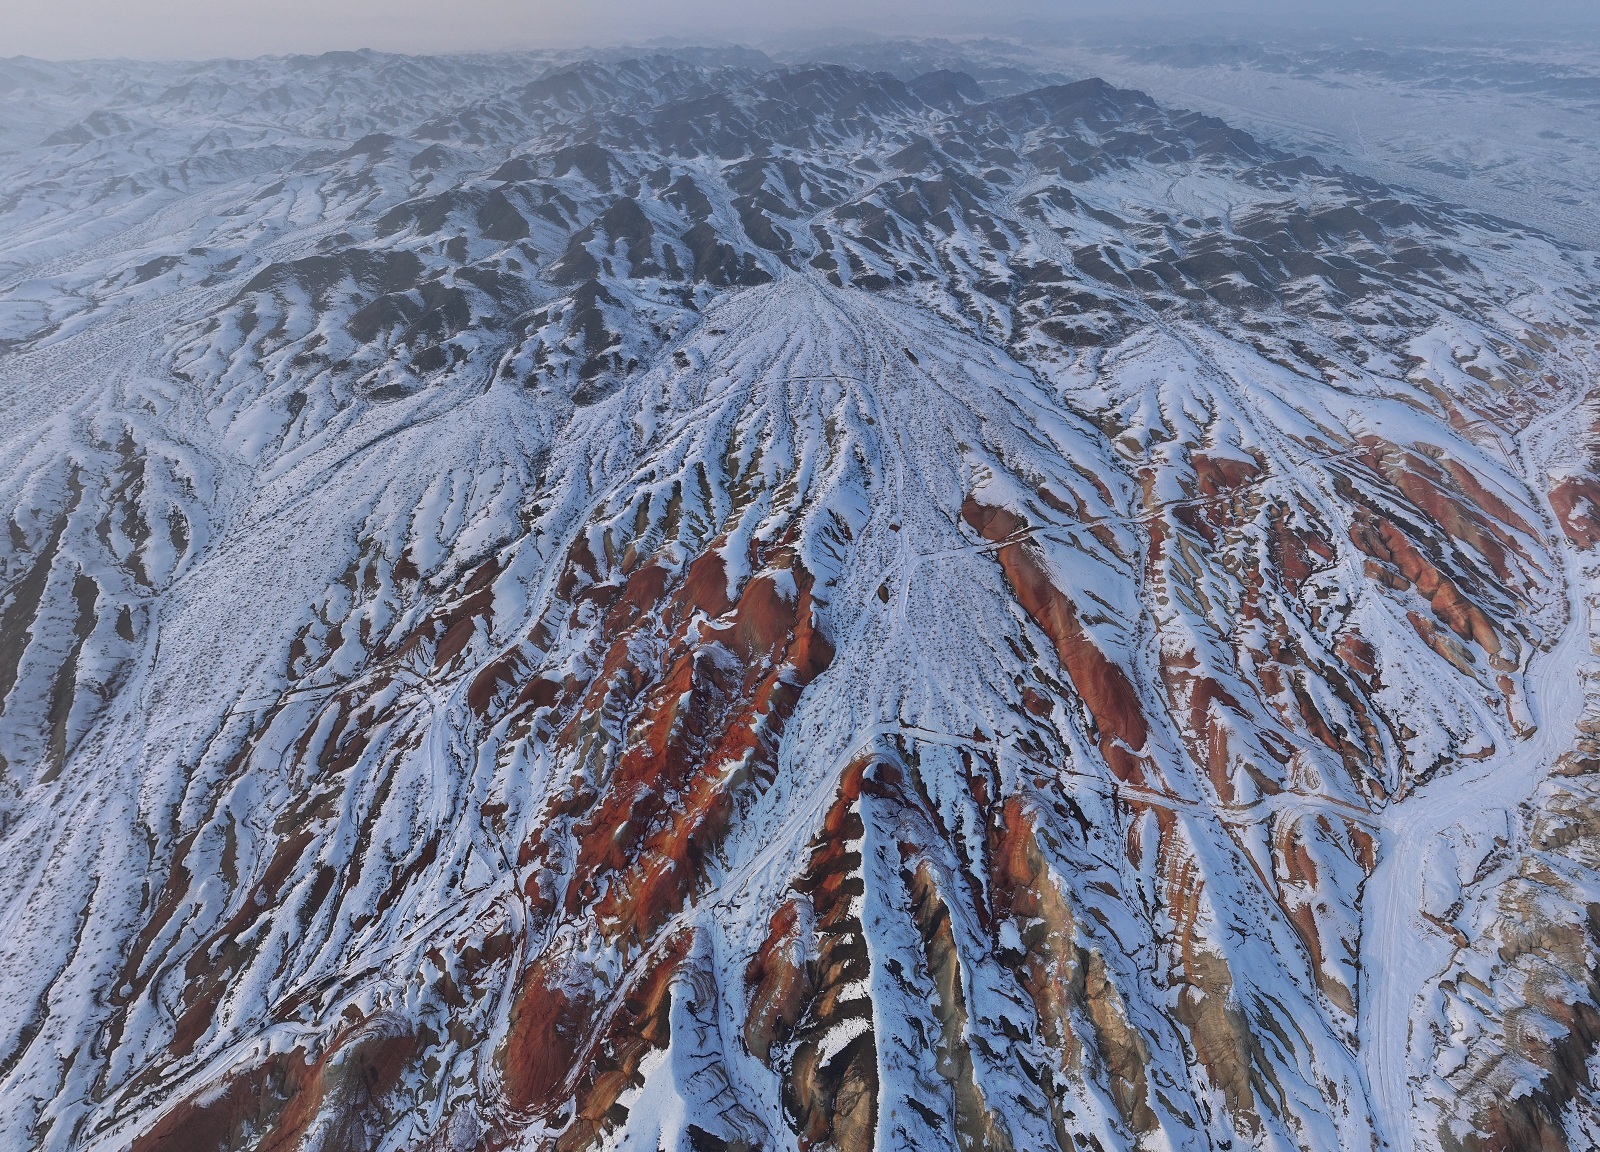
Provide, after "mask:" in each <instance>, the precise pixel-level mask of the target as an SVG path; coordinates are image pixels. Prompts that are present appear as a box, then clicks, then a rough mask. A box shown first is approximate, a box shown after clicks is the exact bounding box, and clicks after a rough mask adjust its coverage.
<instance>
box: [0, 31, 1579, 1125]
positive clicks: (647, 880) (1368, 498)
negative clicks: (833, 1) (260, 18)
mask: <svg viewBox="0 0 1600 1152" xmlns="http://www.w3.org/2000/svg"><path fill="white" fill-rule="evenodd" d="M130 67H131V66H130ZM140 67H141V68H142V67H143V66H140ZM151 67H152V68H153V67H155V66H151ZM171 67H174V68H176V67H177V66H171ZM233 67H234V66H227V68H224V66H222V65H217V66H215V68H217V69H219V70H221V71H227V69H229V68H233ZM273 68H280V69H283V70H288V71H289V72H293V71H294V70H297V69H298V70H300V72H301V73H303V74H302V75H300V76H299V78H298V79H296V78H295V76H293V75H289V76H285V75H280V74H279V73H277V72H274V71H273ZM319 69H320V70H319ZM335 69H337V70H338V71H337V75H336V76H332V78H330V75H331V72H332V70H335ZM234 71H235V72H237V74H233V73H232V72H230V73H229V76H230V77H231V79H229V80H228V82H230V83H232V84H234V85H235V87H236V88H238V89H239V90H241V91H246V92H255V93H256V94H255V96H253V97H252V98H251V99H250V100H243V99H242V98H241V102H240V105H239V107H238V109H233V108H232V106H231V105H228V106H224V107H222V108H221V110H220V111H218V112H215V113H214V114H213V116H212V119H211V120H209V121H204V122H202V121H200V120H198V119H197V118H196V115H195V113H194V111H193V102H194V101H195V100H196V99H198V97H196V96H195V94H194V91H193V90H192V89H181V88H178V87H173V86H166V87H163V86H161V85H159V84H155V83H154V82H152V81H149V80H148V79H145V80H141V81H140V82H139V83H138V84H135V83H133V82H132V81H129V82H128V84H126V85H124V87H123V89H121V90H120V94H117V92H114V91H112V90H111V89H109V88H106V89H97V88H95V87H94V86H93V85H89V86H88V87H87V88H85V89H84V91H85V92H87V93H88V95H86V96H82V97H81V98H82V99H85V100H87V99H89V98H91V97H92V98H93V99H95V100H97V101H100V102H102V103H104V104H105V105H106V107H105V108H99V107H98V106H97V107H95V108H85V109H84V110H83V119H82V121H81V124H80V125H79V128H81V131H80V130H79V128H71V129H68V128H61V129H59V130H56V132H55V135H54V136H52V137H51V138H50V139H49V140H46V141H43V142H41V143H39V144H38V145H36V146H33V147H31V148H25V149H18V150H14V151H13V152H11V153H9V154H7V155H5V156H4V157H3V158H0V160H3V163H4V165H5V167H6V171H7V172H8V173H9V175H8V179H9V180H10V181H12V183H13V184H15V186H16V187H17V188H18V189H19V191H18V192H17V193H16V194H15V196H14V200H13V202H12V204H11V206H10V208H8V210H7V212H6V213H5V214H4V215H0V246H3V248H4V251H5V252H6V253H7V257H6V259H7V261H8V262H7V263H6V265H5V267H6V268H7V269H9V270H11V271H8V272H7V276H8V279H7V281H6V282H5V283H4V284H3V285H0V321H3V323H4V325H5V331H4V336H5V338H6V339H7V340H8V341H9V343H8V344H7V346H6V350H5V353H4V361H3V365H0V373H3V374H4V376H5V386H6V388H7V389H8V393H9V394H11V395H13V396H14V397H15V403H14V406H13V408H12V411H11V414H10V415H9V416H8V420H7V425H6V428H5V439H4V444H3V448H0V451H3V453H4V459H5V461H6V467H5V469H3V470H0V511H4V513H5V514H6V516H7V517H8V519H7V524H8V529H7V532H6V533H4V534H3V535H0V589H3V592H0V698H3V707H0V756H3V757H4V759H3V762H0V763H3V770H4V775H3V785H0V787H3V796H0V837H3V841H4V848H5V851H4V861H3V863H0V875H3V877H4V888H3V894H0V898H3V900H4V907H5V915H6V921H7V923H9V924H11V925H14V928H13V931H12V932H11V933H10V934H9V935H8V937H7V939H6V940H5V942H4V944H3V945H0V957H3V959H0V964H3V970H4V972H5V973H6V980H5V981H4V988H3V989H0V1081H3V1085H4V1091H3V1097H4V1104H3V1106H0V1133H3V1139H0V1142H4V1143H6V1144H8V1146H9V1145H15V1146H17V1147H39V1148H52V1149H56V1148H60V1149H66V1148H94V1149H111V1148H122V1147H130V1146H131V1147H135V1148H139V1149H141V1150H143V1149H168V1148H176V1149H186V1150H191V1149H192V1150H195V1152H201V1150H204V1152H212V1150H217V1152H220V1150H222V1149H239V1148H260V1149H285V1150H286V1149H291V1148H306V1149H320V1150H324V1152H332V1150H335V1149H340V1150H343V1149H362V1150H370V1149H379V1148H381V1149H386V1150H387V1149H424V1148H426V1149H430V1150H440V1152H442V1150H445V1149H450V1150H452V1152H461V1150H466V1149H483V1150H486V1152H487V1150H490V1149H509V1148H541V1149H543V1148H550V1149H562V1150H577V1149H584V1148H598V1147H619V1148H620V1147H627V1148H657V1147H666V1148H688V1149H695V1150H701V1149H708V1148H721V1149H756V1148H763V1149H768V1148H800V1149H824V1148H831V1149H840V1150H848V1152H857V1150H866V1149H880V1148H881V1149H889V1148H917V1149H925V1148H941V1147H960V1148H994V1149H1016V1150H1022V1149H1037V1148H1060V1149H1069V1148H1072V1149H1101V1150H1103V1152H1111V1150H1113V1149H1157V1148H1229V1147H1235V1148H1236V1147H1258V1148H1263V1149H1266V1148H1311V1149H1335V1148H1340V1149H1347V1148H1376V1147H1393V1148H1413V1147H1415V1148H1427V1149H1435V1148H1438V1149H1452V1150H1453V1149H1458V1148H1459V1149H1473V1150H1488V1149H1500V1148H1504V1149H1511V1148H1525V1147H1541V1148H1573V1149H1577V1148H1583V1147H1587V1146H1589V1145H1590V1144H1591V1143H1592V1142H1593V1140H1594V1139H1595V1133H1596V1131H1597V1128H1596V1125H1597V1121H1596V1119H1595V1116H1594V1111H1593V1093H1592V1080H1591V1068H1592V1066H1593V1065H1592V1060H1593V1058H1594V1054H1595V1049H1596V1046H1597V1044H1600V1015H1597V1013H1600V1001H1597V996H1600V991H1597V984H1596V972H1597V968H1596V963H1597V957H1600V916H1597V915H1596V913H1595V911H1594V909H1595V908H1596V907H1600V897H1597V896H1596V885H1595V881H1594V875H1595V865H1596V859H1595V852H1594V829H1595V827H1596V826H1597V825H1596V820H1597V815H1596V811H1595V803H1596V799H1595V795H1594V790H1593V787H1592V783H1591V778H1592V776H1593V770H1594V768H1595V764H1596V755H1597V754H1596V749H1595V747H1594V746H1593V744H1594V739H1595V737H1596V731H1597V726H1600V720H1596V715H1597V714H1600V713H1597V709H1600V705H1597V704H1596V703H1595V702H1594V701H1591V700H1590V699H1588V697H1587V695H1586V693H1587V692H1588V690H1589V685H1590V680H1589V679H1588V675H1589V669H1590V668H1591V667H1592V664H1593V660H1592V656H1593V653H1592V651H1591V622H1590V617H1589V612H1588V608H1589V605H1588V602H1587V600H1586V599H1585V598H1586V597H1587V596H1588V595H1589V594H1590V593H1591V591H1592V589H1593V587H1594V583H1593V582H1594V578H1595V564H1596V559H1595V557H1596V548H1597V547H1600V520H1597V516H1600V511H1597V508H1600V482H1597V479H1596V477H1597V470H1596V469H1597V458H1596V455H1595V453H1596V443H1597V440H1596V433H1595V430H1594V429H1595V421H1596V419H1597V418H1600V413H1597V412H1596V411H1595V408H1594V402H1593V398H1592V396H1591V391H1590V373H1591V371H1592V370H1593V368H1594V361H1595V359H1596V351H1597V340H1600V319H1597V317H1600V296H1596V294H1595V293H1596V292H1597V291H1600V276H1597V265H1596V261H1595V259H1594V258H1593V257H1591V256H1590V255H1589V254H1587V253H1584V252H1580V251H1576V250H1573V249H1570V248H1564V247H1562V246H1560V245H1558V244H1556V243H1554V242H1552V241H1550V240H1549V239H1547V238H1545V237H1542V236H1540V235H1539V234H1538V233H1536V232H1534V231H1531V230H1528V229H1524V228H1520V227H1517V226H1515V225H1512V224H1508V223H1506V222H1504V221H1499V220H1494V219H1490V218H1487V217H1483V216H1480V215H1476V214H1473V213H1471V212H1468V211H1466V210H1463V209H1459V208H1452V207H1449V206H1446V205H1442V204H1438V203H1435V202H1432V201H1429V200H1427V199H1425V198H1422V197H1419V196H1415V195H1411V194H1408V193H1405V192H1401V191H1396V190H1393V189H1389V188H1385V187H1382V186H1379V185H1376V184H1373V183H1371V182H1369V181H1363V180H1358V179H1355V178H1352V177H1350V176H1347V175H1344V174H1341V173H1339V172H1337V171H1333V170H1329V169H1325V168H1323V167H1322V166H1320V165H1319V164H1318V163H1316V162H1315V161H1311V160H1307V159H1303V158H1298V157H1294V156H1291V155H1286V154H1283V153H1281V152H1278V151H1274V150H1272V149H1269V148H1267V147H1264V146H1263V145H1261V144H1259V143H1257V142H1256V141H1254V140H1252V139H1251V138H1249V137H1248V136H1245V135H1243V134H1241V133H1239V132H1236V131H1233V130H1231V129H1230V128H1228V127H1227V126H1226V125H1224V124H1222V123H1220V122H1217V121H1215V120H1211V119H1207V118H1205V117H1201V116H1196V115H1193V114H1189V113H1183V112H1176V111H1171V110H1168V109H1165V108H1162V107H1160V106H1158V105H1156V104H1155V103H1153V102H1152V101H1150V100H1148V99H1147V98H1145V97H1143V96H1141V95H1140V94H1138V93H1135V92H1128V91H1122V90H1117V89H1114V88H1111V87H1108V86H1107V85H1104V84H1101V83H1099V82H1096V81H1085V82H1082V83H1076V84H1071V85H1064V86H1046V87H1040V88H1036V89H1033V90H1030V91H1026V92H1021V93H1014V94H1011V95H996V96H995V97H994V98H992V99H991V98H989V96H988V95H987V94H986V93H985V92H984V90H983V88H982V86H981V85H979V84H978V83H977V82H976V81H973V80H971V79H970V78H968V77H963V76H959V75H954V74H950V73H938V74H933V75H929V76H922V77H910V78H905V79H896V78H895V77H894V76H890V75H888V74H872V73H866V72H861V71H854V70H850V69H846V68H839V67H827V68H822V67H787V68H775V67H772V66H771V64H770V62H765V61H763V60H761V59H760V58H758V57H757V56H755V55H754V54H744V53H732V54H727V55H724V56H720V57H719V56H717V55H716V54H682V55H679V56H659V57H653V58H648V59H641V60H611V61H592V60H591V61H585V62H578V63H572V62H556V63H551V62H550V61H535V60H531V59H524V60H521V61H510V62H507V61H496V62H492V66H491V63H490V62H477V63H476V64H470V63H467V62H459V61H458V62H454V63H452V62H449V61H404V60H397V59H393V58H383V57H357V58H354V59H350V60H343V61H335V62H322V63H320V64H319V63H318V62H315V61H288V62H283V63H281V64H280V65H269V64H262V65H256V66H250V67H249V68H246V67H245V66H238V67H237V69H234ZM192 72H193V70H190V73H186V75H191V82H197V81H193V78H192ZM201 72H202V74H203V69H202V70H201ZM223 79H224V78H223V77H222V76H221V72H220V71H219V75H218V78H217V82H218V83H222V82H223ZM37 82H39V83H42V81H37ZM252 85H253V86H255V87H254V88H252V87H251V86H252ZM318 85H321V86H322V87H321V88H320V89H318V88H317V86H318ZM308 87H309V89H311V90H318V91H322V92H323V96H322V97H321V103H320V104H312V103H310V102H308V101H306V100H304V99H300V98H292V97H291V95H283V96H282V97H281V98H280V97H279V96H276V95H274V93H277V92H278V91H279V89H280V88H282V89H284V91H285V92H287V93H297V92H298V93H302V94H303V92H304V91H305V90H307V89H308ZM63 91H65V88H64V89H63ZM452 92H453V93H455V95H453V96H452V95H451V93H452ZM65 98H66V97H65V96H63V97H61V99H63V100H64V99H65ZM263 109H265V111H263ZM113 114H114V115H115V116H117V117H121V119H120V120H113V119H112V116H113ZM196 124H203V127H204V131H203V132H202V131H199V130H198V129H197V128H196V127H195V126H196ZM185 133H189V135H185ZM180 152H187V154H188V155H189V157H190V158H189V159H188V160H186V161H184V164H185V165H186V167H183V169H182V171H181V172H179V171H178V170H177V169H175V168H174V167H173V165H174V163H175V161H174V160H173V158H172V157H173V156H175V155H177V154H178V153H180ZM244 152H248V153H249V156H250V157H251V158H252V159H251V160H250V162H249V163H246V162H245V161H244V160H243V159H241V155H242V154H243V153H244ZM207 157H209V158H210V159H209V161H208V162H207V163H205V164H202V163H201V162H200V161H201V159H204V158H207ZM106 171H115V172H118V173H120V174H119V175H118V176H117V180H120V181H122V182H123V185H122V186H120V187H121V191H118V187H119V185H117V184H116V182H115V181H112V182H110V183H105V184H103V185H99V186H98V187H99V188H100V190H101V192H102V193H103V194H104V196H105V197H108V198H109V201H110V203H112V204H114V205H116V206H117V211H119V212H121V213H123V214H124V216H125V217H126V219H125V221H124V223H125V224H126V227H125V228H124V229H123V230H122V231H118V232H116V233H114V234H110V235H108V236H104V237H99V236H96V235H94V234H93V229H91V228H88V227H87V225H84V226H83V227H84V229H85V230H84V231H82V232H73V231H71V229H70V228H67V227H66V225H65V224H63V223H62V222H63V221H69V220H70V221H76V220H78V219H79V216H78V213H81V212H83V211H85V210H86V209H85V208H84V206H83V205H82V204H78V203H77V202H76V201H75V200H74V199H73V197H74V196H76V195H77V193H69V192H67V191H65V190H64V186H63V184H62V182H61V178H62V174H63V173H73V172H77V173H81V174H83V175H84V176H85V178H86V179H87V177H88V176H90V175H96V174H103V173H104V172H106ZM97 178H98V176H97ZM40 221H45V222H53V223H51V225H50V228H48V229H45V228H43V227H42V225H40V223H39V222H40ZM74 226H77V225H74ZM51 236H54V237H57V239H54V240H51V239H48V237H51ZM62 237H64V238H62ZM50 244H54V245H55V248H49V246H50ZM41 245H43V246H44V248H41V247H40V246H41ZM45 249H49V250H45Z"/></svg>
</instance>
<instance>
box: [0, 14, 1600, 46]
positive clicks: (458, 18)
mask: <svg viewBox="0 0 1600 1152" xmlns="http://www.w3.org/2000/svg"><path fill="white" fill-rule="evenodd" d="M1597 11H1600V0H1522V2H1518V0H1502V2H1491V0H1187V2H1185V0H968V2H966V3H961V2H959V0H0V56H14V55H28V56H43V57H47V58H56V59H60V58H71V57H90V56H133V57H154V58H196V57H211V56H260V55H265V54H269V53H282V52H321V51H326V50H329V49H336V48H364V47H365V48H378V49H383V50H389V51H405V52H430V51H431V52H444V51H456V50H495V49H516V48H535V47H572V46H577V45H580V44H608V43H619V42H630V41H641V40H648V39H652V38H655V37H661V36H682V37H690V38H701V39H707V40H742V41H746V42H749V41H752V40H757V39H760V38H762V37H764V36H770V35H773V34H775V33H781V32H785V31H789V30H795V29H802V28H811V29H816V28H822V27H834V28H838V29H839V30H840V31H848V30H851V29H857V30H861V31H877V32H887V33H894V34H900V35H919V34H921V35H935V34H940V33H945V32H955V31H978V30H981V29H982V28H984V27H985V26H993V27H995V28H996V29H1000V28H1003V27H1004V26H1005V25H1008V24H1010V23H1012V22H1014V21H1017V20H1019V19H1024V18H1041V17H1043V18H1046V19H1052V20H1067V21H1070V20H1073V19H1081V18H1085V17H1105V16H1109V15H1132V16H1140V15H1143V16H1151V15H1158V14H1163V13H1165V14H1169V15H1172V16H1178V15H1180V14H1181V15H1182V16H1186V17H1190V18H1191V19H1193V18H1195V17H1197V16H1201V17H1203V16H1204V15H1205V14H1206V13H1208V12H1209V13H1213V14H1216V15H1218V17H1219V18H1220V19H1224V20H1225V21H1226V24H1227V26H1228V27H1230V28H1236V27H1237V26H1238V24H1239V22H1240V18H1241V17H1244V18H1252V17H1253V18H1266V19H1269V20H1272V19H1283V18H1285V17H1299V18H1302V19H1304V18H1311V19H1313V20H1318V21H1338V22H1348V21H1349V20H1350V19H1351V18H1352V16H1354V17H1357V18H1359V17H1360V16H1361V15H1363V14H1370V15H1372V16H1374V17H1376V16H1378V15H1379V14H1384V13H1390V14H1392V13H1396V12H1398V13H1401V14H1404V15H1405V16H1408V17H1410V18H1411V19H1412V20H1414V21H1415V20H1427V19H1432V20H1437V21H1439V23H1440V25H1441V27H1443V26H1447V25H1448V24H1450V23H1451V21H1452V20H1454V19H1458V18H1460V17H1461V16H1463V15H1466V16H1468V17H1476V18H1478V19H1484V18H1499V19H1502V20H1506V21H1518V20H1527V19H1538V18H1561V17H1566V18H1579V19H1581V18H1583V17H1585V16H1588V17H1590V18H1593V17H1594V16H1595V14H1596V12H1597Z"/></svg>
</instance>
